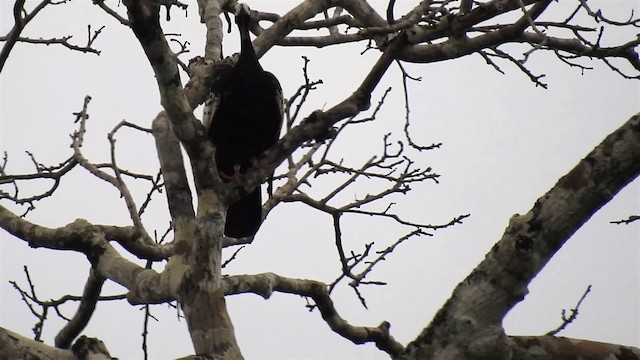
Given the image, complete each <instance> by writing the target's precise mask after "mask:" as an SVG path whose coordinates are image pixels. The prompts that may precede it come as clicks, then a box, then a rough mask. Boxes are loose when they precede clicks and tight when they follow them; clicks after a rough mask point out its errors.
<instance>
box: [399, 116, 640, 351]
mask: <svg viewBox="0 0 640 360" xmlns="http://www.w3.org/2000/svg"><path fill="white" fill-rule="evenodd" d="M639 174H640V114H637V115H635V116H633V117H632V118H631V119H629V121H627V122H626V123H625V124H624V125H623V126H622V127H621V128H619V129H618V130H616V131H615V132H613V133H612V134H611V135H609V136H607V138H606V139H604V141H603V142H602V143H601V144H600V145H598V146H597V147H596V148H595V149H594V150H593V151H592V152H591V153H590V154H588V155H587V157H586V158H585V159H583V160H581V161H580V162H579V163H578V165H577V166H576V167H574V168H573V169H572V170H571V171H570V172H569V173H568V174H567V175H565V176H564V177H562V178H561V179H560V180H559V181H558V183H557V184H556V185H555V186H554V187H553V188H552V189H551V190H550V191H549V192H548V193H547V194H545V195H544V196H542V197H541V198H540V199H538V201H537V202H536V203H535V205H534V207H533V208H532V209H531V210H530V211H529V212H528V213H527V214H525V215H514V216H513V218H512V219H511V221H510V223H509V227H508V228H507V229H506V231H505V233H504V235H503V237H502V239H501V240H500V241H499V242H498V243H497V244H496V245H495V246H494V247H493V249H492V250H491V251H490V252H489V254H488V255H487V257H486V259H485V260H484V261H483V262H482V263H480V265H478V267H477V268H476V269H475V270H474V271H473V272H472V273H471V274H470V275H469V276H468V277H467V278H466V279H465V280H464V281H463V282H462V283H460V284H459V285H458V286H457V288H456V289H455V290H454V292H453V295H452V296H451V298H450V299H449V300H448V301H447V303H446V304H445V305H444V306H443V307H442V308H441V309H440V310H439V312H438V313H437V315H436V316H435V318H434V320H433V321H432V323H431V324H430V325H429V327H427V328H426V329H425V330H424V331H423V332H422V333H421V334H420V335H419V336H418V338H416V339H415V340H414V341H413V342H412V343H411V344H409V346H408V347H407V352H406V353H405V354H404V356H405V358H407V359H408V358H429V357H431V356H435V357H442V358H447V356H453V357H456V358H460V359H463V358H468V357H467V355H468V354H471V353H473V354H474V356H480V355H482V354H492V356H493V357H492V358H493V359H501V358H504V356H506V354H507V353H508V352H509V351H508V346H507V338H506V336H505V334H504V330H503V329H502V326H501V323H502V319H503V318H504V316H505V315H506V313H507V312H508V311H509V310H510V309H511V308H513V306H515V304H517V303H518V302H520V301H522V299H524V296H525V295H526V294H527V292H528V290H527V285H528V284H529V282H530V281H531V280H532V279H533V278H534V277H535V276H536V275H537V274H538V273H539V272H540V271H541V270H542V268H543V267H544V266H545V264H546V263H547V262H548V261H549V260H550V259H551V258H552V257H553V255H554V254H555V253H556V252H557V251H558V250H559V249H560V248H561V247H562V245H564V243H565V242H566V241H567V240H568V239H569V238H570V237H571V235H573V233H574V232H575V231H577V230H578V229H579V228H580V227H581V226H582V224H584V223H585V222H586V221H587V220H589V218H590V217H591V216H592V215H593V214H594V213H595V212H596V211H598V209H600V208H601V207H602V206H603V205H605V204H606V203H607V202H608V201H609V200H611V199H612V198H613V197H614V196H615V194H616V193H618V192H619V191H620V190H621V189H622V188H624V187H625V186H626V185H627V184H628V183H629V182H631V181H632V180H634V179H635V178H636V177H637V176H638V175H639ZM470 339H471V341H470ZM442 344H447V345H442ZM445 355H446V356H445Z"/></svg>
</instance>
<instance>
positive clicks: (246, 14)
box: [235, 3, 251, 29]
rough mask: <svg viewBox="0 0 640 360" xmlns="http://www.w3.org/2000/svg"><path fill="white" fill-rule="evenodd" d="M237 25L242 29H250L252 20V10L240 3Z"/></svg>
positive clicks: (237, 8)
mask: <svg viewBox="0 0 640 360" xmlns="http://www.w3.org/2000/svg"><path fill="white" fill-rule="evenodd" d="M235 18H236V24H237V25H238V27H240V28H246V29H248V28H249V20H251V9H249V6H248V5H247V4H243V3H238V5H237V7H236V13H235Z"/></svg>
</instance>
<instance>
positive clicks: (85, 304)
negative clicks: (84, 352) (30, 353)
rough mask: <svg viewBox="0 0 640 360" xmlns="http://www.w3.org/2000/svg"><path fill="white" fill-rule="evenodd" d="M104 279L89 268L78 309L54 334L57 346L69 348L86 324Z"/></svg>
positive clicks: (96, 301) (98, 298)
mask: <svg viewBox="0 0 640 360" xmlns="http://www.w3.org/2000/svg"><path fill="white" fill-rule="evenodd" d="M105 280H106V279H105V278H104V277H102V276H100V275H98V274H96V273H95V271H94V270H93V269H91V270H89V278H88V279H87V282H86V284H85V286H84V291H83V293H82V297H81V300H80V305H79V306H78V310H77V311H76V313H75V315H74V316H73V317H72V318H71V320H69V322H68V323H67V324H66V325H65V326H64V327H63V328H62V329H61V330H60V331H59V332H58V334H57V335H56V339H55V344H56V347H57V348H60V349H69V348H70V347H71V343H72V342H73V340H74V339H75V338H76V337H77V336H78V335H80V333H81V332H82V330H84V328H85V327H86V326H87V324H88V323H89V319H91V315H93V312H94V311H95V309H96V304H97V303H98V301H100V300H101V299H100V291H101V290H102V285H103V284H104V282H105ZM123 298H124V297H123Z"/></svg>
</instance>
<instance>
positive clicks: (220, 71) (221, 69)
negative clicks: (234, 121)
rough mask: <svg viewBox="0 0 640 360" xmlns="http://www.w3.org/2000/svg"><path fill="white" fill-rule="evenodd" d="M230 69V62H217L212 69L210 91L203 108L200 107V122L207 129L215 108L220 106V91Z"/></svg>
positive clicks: (225, 83) (224, 86)
mask: <svg viewBox="0 0 640 360" xmlns="http://www.w3.org/2000/svg"><path fill="white" fill-rule="evenodd" d="M232 69H233V66H232V65H230V64H219V65H216V67H215V69H214V70H213V71H214V72H213V76H212V79H211V92H210V93H209V97H208V98H207V100H206V101H205V103H204V108H203V109H202V124H203V125H204V128H205V129H207V131H209V129H210V128H211V123H212V122H213V118H214V116H215V114H216V110H217V109H218V106H220V101H221V99H222V91H224V89H225V88H226V87H227V83H228V82H229V80H228V79H229V75H230V72H231V70H232Z"/></svg>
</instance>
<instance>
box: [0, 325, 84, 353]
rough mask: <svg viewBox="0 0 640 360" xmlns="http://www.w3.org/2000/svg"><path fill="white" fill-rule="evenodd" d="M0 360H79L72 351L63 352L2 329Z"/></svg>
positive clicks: (0, 335)
mask: <svg viewBox="0 0 640 360" xmlns="http://www.w3.org/2000/svg"><path fill="white" fill-rule="evenodd" d="M0 358H2V359H41V360H78V358H77V357H76V356H75V355H74V354H73V353H72V352H71V351H70V350H62V349H57V348H54V347H53V346H49V345H46V344H45V343H42V342H40V341H35V340H32V339H29V338H27V337H24V336H22V335H18V334H16V333H14V332H12V331H10V330H7V329H4V328H1V327H0Z"/></svg>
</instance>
